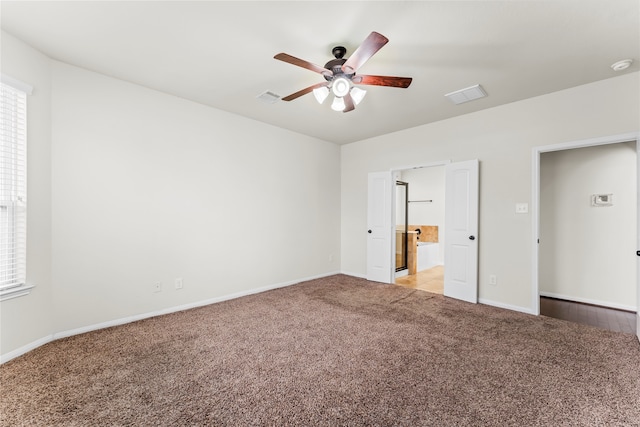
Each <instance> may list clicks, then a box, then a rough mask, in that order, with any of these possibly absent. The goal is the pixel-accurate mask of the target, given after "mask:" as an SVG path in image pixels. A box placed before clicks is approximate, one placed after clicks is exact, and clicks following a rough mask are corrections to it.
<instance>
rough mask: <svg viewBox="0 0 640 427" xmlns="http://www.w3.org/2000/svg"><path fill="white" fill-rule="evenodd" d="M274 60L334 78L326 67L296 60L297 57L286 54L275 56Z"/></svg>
mask: <svg viewBox="0 0 640 427" xmlns="http://www.w3.org/2000/svg"><path fill="white" fill-rule="evenodd" d="M274 59H277V60H279V61H283V62H287V63H289V64H293V65H297V66H298V67H302V68H306V69H307V70H311V71H315V72H316V73H320V74H323V75H328V76H332V75H333V74H332V73H331V71H329V70H327V69H326V68H324V67H321V66H319V65H316V64H312V63H311V62H309V61H305V60H304V59H300V58H296V57H295V56H291V55H289V54H286V53H279V54H277V55H276V56H274Z"/></svg>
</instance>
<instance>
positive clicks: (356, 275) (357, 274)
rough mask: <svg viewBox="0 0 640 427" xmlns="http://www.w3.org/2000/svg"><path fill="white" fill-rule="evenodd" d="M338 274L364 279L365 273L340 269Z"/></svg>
mask: <svg viewBox="0 0 640 427" xmlns="http://www.w3.org/2000/svg"><path fill="white" fill-rule="evenodd" d="M340 274H344V275H346V276H353V277H357V278H359V279H366V278H367V275H366V274H360V273H351V272H349V271H341V272H340Z"/></svg>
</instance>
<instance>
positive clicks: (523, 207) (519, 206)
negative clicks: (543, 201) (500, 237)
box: [516, 203, 529, 214]
mask: <svg viewBox="0 0 640 427" xmlns="http://www.w3.org/2000/svg"><path fill="white" fill-rule="evenodd" d="M516 213H518V214H526V213H529V203H516Z"/></svg>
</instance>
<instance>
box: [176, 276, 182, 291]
mask: <svg viewBox="0 0 640 427" xmlns="http://www.w3.org/2000/svg"><path fill="white" fill-rule="evenodd" d="M175 285H176V289H182V277H178V278H177V279H176V281H175Z"/></svg>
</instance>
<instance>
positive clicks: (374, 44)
mask: <svg viewBox="0 0 640 427" xmlns="http://www.w3.org/2000/svg"><path fill="white" fill-rule="evenodd" d="M387 42H389V39H388V38H386V37H385V36H383V35H382V34H380V33H376V32H375V31H373V32H372V33H371V34H369V36H368V37H367V38H366V39H365V40H364V41H363V42H362V44H361V45H360V46H359V47H358V48H357V49H356V50H355V52H353V54H352V55H351V56H350V57H349V59H347V62H345V63H344V64H343V65H342V71H344V72H345V73H346V74H353V73H355V72H356V71H357V70H358V68H360V67H362V65H364V63H365V62H367V61H368V60H369V58H371V57H372V56H373V55H374V54H375V53H376V52H377V51H379V50H380V49H381V48H382V46H384V45H385V44H387Z"/></svg>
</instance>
